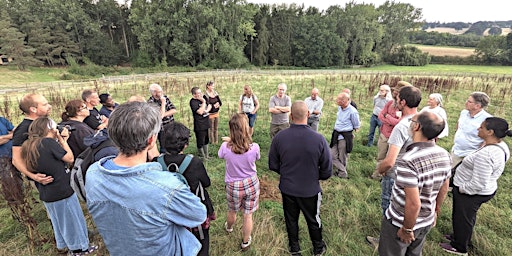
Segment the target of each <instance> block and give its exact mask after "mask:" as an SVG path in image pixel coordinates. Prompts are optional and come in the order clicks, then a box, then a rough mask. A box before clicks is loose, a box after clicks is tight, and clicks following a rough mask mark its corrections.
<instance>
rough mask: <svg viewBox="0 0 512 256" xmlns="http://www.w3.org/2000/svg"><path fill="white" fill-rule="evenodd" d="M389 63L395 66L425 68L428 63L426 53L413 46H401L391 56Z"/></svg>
mask: <svg viewBox="0 0 512 256" xmlns="http://www.w3.org/2000/svg"><path fill="white" fill-rule="evenodd" d="M390 61H391V63H392V64H393V65H397V66H425V65H428V64H429V62H430V56H429V55H428V53H423V52H422V51H421V50H420V49H418V48H417V47H414V46H402V47H400V48H398V49H397V50H396V52H395V53H394V54H392V55H391V57H390Z"/></svg>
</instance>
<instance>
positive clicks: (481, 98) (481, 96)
mask: <svg viewBox="0 0 512 256" xmlns="http://www.w3.org/2000/svg"><path fill="white" fill-rule="evenodd" d="M470 96H471V97H473V99H474V100H475V102H476V103H478V104H480V106H482V108H485V107H487V105H489V103H490V102H491V99H489V96H488V95H487V94H486V93H485V92H473V93H471V95H470Z"/></svg>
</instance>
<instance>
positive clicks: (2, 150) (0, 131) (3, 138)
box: [0, 116, 14, 157]
mask: <svg viewBox="0 0 512 256" xmlns="http://www.w3.org/2000/svg"><path fill="white" fill-rule="evenodd" d="M13 130H14V126H13V125H12V123H11V122H9V120H7V119H6V118H5V117H3V116H2V117H0V156H7V157H12V131H13Z"/></svg>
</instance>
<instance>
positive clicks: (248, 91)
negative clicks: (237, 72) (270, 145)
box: [238, 85, 260, 136]
mask: <svg viewBox="0 0 512 256" xmlns="http://www.w3.org/2000/svg"><path fill="white" fill-rule="evenodd" d="M259 108H260V104H259V102H258V97H256V95H254V93H253V92H252V88H251V86H249V85H244V94H242V96H240V102H239V103H238V112H239V113H245V114H246V115H247V118H248V119H249V135H250V136H252V134H253V133H254V122H255V121H256V112H258V109H259Z"/></svg>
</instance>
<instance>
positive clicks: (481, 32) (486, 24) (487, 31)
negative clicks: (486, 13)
mask: <svg viewBox="0 0 512 256" xmlns="http://www.w3.org/2000/svg"><path fill="white" fill-rule="evenodd" d="M422 29H423V30H424V31H427V32H432V31H435V32H439V33H449V34H454V35H463V34H465V35H468V34H474V35H478V36H487V35H507V34H508V33H510V32H512V20H509V21H479V22H475V23H465V22H449V23H440V22H426V23H425V24H424V25H423V27H422Z"/></svg>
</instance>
